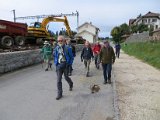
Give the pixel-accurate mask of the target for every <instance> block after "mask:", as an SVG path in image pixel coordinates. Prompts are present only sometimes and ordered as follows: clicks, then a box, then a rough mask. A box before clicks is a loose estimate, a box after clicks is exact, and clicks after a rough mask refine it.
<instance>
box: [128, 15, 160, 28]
mask: <svg viewBox="0 0 160 120" xmlns="http://www.w3.org/2000/svg"><path fill="white" fill-rule="evenodd" d="M141 23H143V24H145V25H148V28H150V27H151V26H153V30H157V29H159V28H160V13H153V12H148V13H147V14H145V15H143V16H141V15H139V16H138V17H137V18H136V19H130V20H129V25H139V24H141Z"/></svg>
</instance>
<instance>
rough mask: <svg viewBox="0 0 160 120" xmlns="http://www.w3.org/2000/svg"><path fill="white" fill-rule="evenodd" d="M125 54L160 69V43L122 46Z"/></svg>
mask: <svg viewBox="0 0 160 120" xmlns="http://www.w3.org/2000/svg"><path fill="white" fill-rule="evenodd" d="M122 49H123V51H124V52H125V53H127V54H129V55H132V56H135V57H137V58H138V59H141V60H142V61H144V62H146V63H148V64H150V65H152V66H154V67H156V68H158V69H160V42H153V43H151V42H145V43H127V45H125V44H122Z"/></svg>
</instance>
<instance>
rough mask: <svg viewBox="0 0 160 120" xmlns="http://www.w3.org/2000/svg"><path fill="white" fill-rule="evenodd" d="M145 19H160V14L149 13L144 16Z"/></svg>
mask: <svg viewBox="0 0 160 120" xmlns="http://www.w3.org/2000/svg"><path fill="white" fill-rule="evenodd" d="M142 17H143V18H146V17H158V18H160V14H159V13H153V12H150V11H149V12H148V13H147V14H145V15H143V16H142Z"/></svg>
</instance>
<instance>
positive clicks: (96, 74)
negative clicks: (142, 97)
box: [0, 54, 115, 120]
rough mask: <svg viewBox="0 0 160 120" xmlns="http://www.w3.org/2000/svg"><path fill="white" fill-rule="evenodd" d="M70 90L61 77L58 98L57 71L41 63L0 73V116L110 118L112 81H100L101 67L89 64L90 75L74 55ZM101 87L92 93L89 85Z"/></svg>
mask: <svg viewBox="0 0 160 120" xmlns="http://www.w3.org/2000/svg"><path fill="white" fill-rule="evenodd" d="M73 69H74V70H73V75H72V76H71V78H72V80H73V82H74V87H73V91H69V90H68V89H69V86H68V84H67V82H66V81H65V80H64V79H63V91H64V92H63V98H62V99H60V100H59V101H57V100H56V99H55V98H56V96H57V88H56V72H55V70H54V68H53V70H50V71H47V72H45V71H44V68H42V65H41V64H39V65H35V66H31V67H27V68H24V69H21V70H18V71H15V72H12V73H7V74H5V75H2V76H1V77H0V120H113V119H115V116H114V108H113V89H112V85H109V84H107V85H103V76H102V68H100V70H97V69H96V68H95V66H94V62H92V64H91V72H90V77H85V73H86V72H85V68H84V65H83V63H82V62H80V56H79V54H78V55H77V56H76V58H75V61H74V65H73ZM92 84H98V85H99V86H100V87H101V90H100V91H99V92H98V93H95V94H91V91H90V89H89V88H90V85H92Z"/></svg>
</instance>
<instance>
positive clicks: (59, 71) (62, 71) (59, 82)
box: [56, 67, 73, 95]
mask: <svg viewBox="0 0 160 120" xmlns="http://www.w3.org/2000/svg"><path fill="white" fill-rule="evenodd" d="M56 72H57V88H58V95H62V93H63V90H62V75H63V74H64V78H65V80H66V81H67V82H68V84H69V87H72V86H73V82H72V80H71V78H70V77H69V76H68V68H67V67H65V68H60V69H57V70H56Z"/></svg>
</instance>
